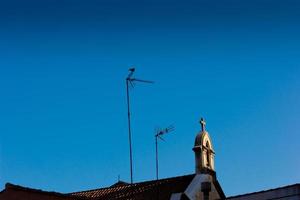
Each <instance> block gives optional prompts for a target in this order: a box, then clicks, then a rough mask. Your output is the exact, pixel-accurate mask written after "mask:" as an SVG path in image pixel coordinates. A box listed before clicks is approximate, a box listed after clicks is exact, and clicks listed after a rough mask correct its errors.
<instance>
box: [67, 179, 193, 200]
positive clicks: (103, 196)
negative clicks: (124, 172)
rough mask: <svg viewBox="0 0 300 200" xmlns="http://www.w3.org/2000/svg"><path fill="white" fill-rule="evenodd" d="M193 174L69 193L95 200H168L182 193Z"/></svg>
mask: <svg viewBox="0 0 300 200" xmlns="http://www.w3.org/2000/svg"><path fill="white" fill-rule="evenodd" d="M194 176H195V174H191V175H186V176H179V177H173V178H167V179H160V180H158V181H156V180H153V181H146V182H140V183H134V184H126V183H124V182H123V183H122V184H114V185H112V186H111V187H107V188H100V189H95V190H88V191H82V192H75V193H71V194H70V195H71V196H76V197H83V198H87V199H97V200H152V199H153V200H154V199H155V200H157V199H159V200H169V199H170V197H171V195H172V194H173V193H181V192H183V191H184V190H185V189H186V188H187V186H188V185H189V184H190V183H191V181H192V179H193V178H194Z"/></svg>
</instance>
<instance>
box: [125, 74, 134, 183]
mask: <svg viewBox="0 0 300 200" xmlns="http://www.w3.org/2000/svg"><path fill="white" fill-rule="evenodd" d="M129 81H130V79H129V78H127V79H126V92H127V112H128V139H129V157H130V183H131V184H132V183H133V174H132V173H133V171H132V143H131V121H130V97H129V85H128V84H129Z"/></svg>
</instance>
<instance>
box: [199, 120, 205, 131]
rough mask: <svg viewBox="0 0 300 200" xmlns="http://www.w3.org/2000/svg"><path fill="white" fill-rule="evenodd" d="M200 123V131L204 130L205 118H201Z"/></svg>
mask: <svg viewBox="0 0 300 200" xmlns="http://www.w3.org/2000/svg"><path fill="white" fill-rule="evenodd" d="M200 124H201V129H202V131H205V126H206V122H205V120H204V119H203V118H201V120H200Z"/></svg>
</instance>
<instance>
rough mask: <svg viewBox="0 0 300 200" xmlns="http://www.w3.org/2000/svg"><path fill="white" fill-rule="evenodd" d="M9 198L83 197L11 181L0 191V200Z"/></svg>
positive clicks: (54, 199) (73, 199) (61, 199)
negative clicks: (34, 187)
mask: <svg viewBox="0 0 300 200" xmlns="http://www.w3.org/2000/svg"><path fill="white" fill-rule="evenodd" d="M2 199H3V200H10V199H14V200H15V199H24V200H27V199H34V200H35V199H45V200H48V199H51V200H78V199H83V198H81V197H76V196H71V195H67V194H61V193H58V192H47V191H43V190H39V189H32V188H28V187H23V186H19V185H14V184H11V183H6V184H5V189H4V190H3V191H1V192H0V200H2Z"/></svg>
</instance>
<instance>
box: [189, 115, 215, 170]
mask: <svg viewBox="0 0 300 200" xmlns="http://www.w3.org/2000/svg"><path fill="white" fill-rule="evenodd" d="M200 124H201V131H200V132H199V133H198V134H197V136H196V139H195V145H194V148H193V151H194V152H195V161H196V174H201V173H207V172H208V171H215V165H214V164H215V163H214V157H215V152H214V150H213V146H212V142H211V139H210V137H209V134H208V132H207V131H206V129H205V128H206V127H205V126H206V122H205V121H204V119H203V118H201V120H200Z"/></svg>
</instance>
